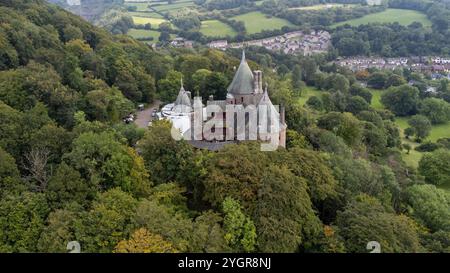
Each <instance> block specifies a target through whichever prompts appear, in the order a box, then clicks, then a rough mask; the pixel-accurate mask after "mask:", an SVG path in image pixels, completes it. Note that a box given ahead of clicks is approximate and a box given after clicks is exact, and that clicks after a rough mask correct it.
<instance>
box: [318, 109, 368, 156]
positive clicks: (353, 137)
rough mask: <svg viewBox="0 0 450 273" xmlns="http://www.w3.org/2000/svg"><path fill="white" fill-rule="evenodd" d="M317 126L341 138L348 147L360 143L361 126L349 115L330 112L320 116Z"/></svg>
mask: <svg viewBox="0 0 450 273" xmlns="http://www.w3.org/2000/svg"><path fill="white" fill-rule="evenodd" d="M317 125H318V126H319V127H320V128H323V129H326V130H329V131H331V132H334V133H335V134H336V135H337V136H340V137H342V138H343V139H344V140H345V142H346V143H347V144H348V145H349V146H353V147H355V146H357V145H358V144H359V143H361V139H362V133H363V131H362V124H361V122H360V121H359V120H358V119H356V118H355V117H354V116H353V115H352V114H350V113H337V112H330V113H328V114H326V115H324V116H321V117H320V118H319V120H318V122H317Z"/></svg>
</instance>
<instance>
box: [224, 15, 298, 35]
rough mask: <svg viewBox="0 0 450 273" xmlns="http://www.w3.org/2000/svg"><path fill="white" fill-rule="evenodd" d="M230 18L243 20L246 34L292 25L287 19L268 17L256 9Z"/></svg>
mask: <svg viewBox="0 0 450 273" xmlns="http://www.w3.org/2000/svg"><path fill="white" fill-rule="evenodd" d="M230 19H234V20H237V21H242V22H244V24H245V27H246V28H247V33H248V34H254V33H259V32H261V31H263V30H274V29H281V28H282V27H284V26H294V25H293V24H292V23H290V22H289V21H287V20H284V19H281V18H277V17H268V16H267V15H265V14H263V13H261V12H258V11H254V12H249V13H245V14H241V15H238V16H235V17H231V18H230Z"/></svg>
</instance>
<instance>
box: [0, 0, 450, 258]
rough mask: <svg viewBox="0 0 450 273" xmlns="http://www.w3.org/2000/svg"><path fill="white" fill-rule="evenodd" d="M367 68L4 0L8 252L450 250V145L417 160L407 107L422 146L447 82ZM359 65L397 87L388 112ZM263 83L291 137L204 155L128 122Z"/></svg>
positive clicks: (166, 127) (4, 246)
mask: <svg viewBox="0 0 450 273" xmlns="http://www.w3.org/2000/svg"><path fill="white" fill-rule="evenodd" d="M212 3H214V5H217V6H213V7H217V8H222V5H223V3H224V2H221V1H213V2H212ZM227 3H228V4H235V2H233V1H230V2H227ZM255 5H256V4H255ZM160 8H162V7H160ZM248 12H249V11H248V10H247V11H246V12H244V13H248ZM258 16H259V15H258ZM266 19H267V18H266ZM194 21H196V20H194ZM177 23H178V24H179V23H180V22H177ZM197 23H198V22H197ZM212 24H214V23H212ZM179 25H180V24H179ZM166 27H167V26H166ZM142 30H143V29H137V30H133V31H134V34H136V35H154V36H155V37H156V35H155V33H154V32H153V31H154V29H152V28H150V29H144V30H145V32H143V31H142ZM167 34H169V35H170V34H173V33H172V32H170V33H167ZM237 67H239V68H237ZM236 68H237V69H236ZM366 72H367V71H366ZM366 72H364V73H360V74H357V73H353V72H352V71H350V70H349V69H345V68H343V67H338V66H336V65H335V64H330V63H329V62H328V60H327V58H322V57H317V56H312V57H309V56H298V55H286V54H282V53H278V52H273V51H268V50H265V49H264V48H261V47H249V48H247V49H246V51H245V52H242V50H239V49H229V50H227V51H219V50H213V49H209V48H189V49H187V48H172V47H167V48H157V49H153V48H152V47H151V46H149V45H146V44H145V43H141V42H138V41H136V40H134V39H133V38H131V37H130V36H127V35H123V34H121V35H112V34H110V33H109V32H107V31H106V30H104V29H101V28H98V27H95V26H93V25H91V24H90V23H88V22H86V21H84V20H83V19H82V18H81V17H78V16H75V15H73V14H70V13H69V12H67V11H65V10H63V9H62V8H60V7H58V6H56V5H52V4H48V3H47V2H46V1H43V0H8V1H2V2H1V4H0V124H1V126H0V253H35V252H39V253H64V252H68V250H70V249H72V248H71V247H70V246H71V245H73V244H74V243H75V245H77V244H78V245H79V246H80V249H79V251H80V252H83V253H252V254H256V253H275V252H276V253H343V252H347V253H367V252H368V249H367V245H368V242H371V241H374V240H376V241H377V242H379V243H380V245H381V246H382V250H383V252H386V253H391V252H395V253H416V252H429V253H436V252H449V249H450V244H449V241H448V238H450V230H449V227H450V207H449V206H450V202H449V200H450V196H449V194H448V192H446V191H445V190H442V189H440V188H439V187H443V186H444V185H445V187H443V188H448V187H447V185H446V183H448V181H449V180H450V179H449V177H450V173H449V170H448V165H446V163H447V162H449V161H450V160H449V157H450V152H449V150H448V147H449V140H448V138H443V139H440V142H439V143H431V146H433V144H435V145H434V146H435V148H436V149H435V150H433V151H430V153H429V154H427V155H426V156H424V160H421V162H419V168H415V167H411V166H408V165H407V164H406V163H405V162H404V161H403V158H402V155H403V154H402V153H403V152H404V149H403V148H404V147H402V146H401V144H402V138H401V135H400V130H399V128H398V126H397V125H396V123H395V118H396V117H400V116H402V117H409V116H411V115H416V114H421V115H423V116H420V115H419V116H418V117H417V116H416V117H415V119H417V121H416V123H415V124H413V125H411V126H413V127H414V132H413V133H412V135H414V137H416V138H417V140H418V141H419V140H421V139H422V138H424V136H425V135H426V134H425V133H426V132H425V133H423V134H421V130H420V129H422V127H425V126H421V124H425V125H430V122H431V121H429V120H428V118H430V120H432V121H433V122H435V123H442V122H443V121H445V119H450V114H449V113H450V107H448V105H449V104H448V100H449V99H450V91H449V90H450V88H449V84H450V83H449V82H447V81H446V80H445V79H442V81H440V82H439V88H436V92H437V93H436V97H434V98H431V97H429V98H426V97H425V96H423V97H420V96H419V93H420V92H419V88H417V87H414V86H409V85H407V84H405V83H407V82H408V81H409V80H410V79H412V77H414V78H415V79H416V80H418V79H421V77H422V75H411V73H410V74H408V73H407V71H395V72H393V71H384V72H379V71H371V72H367V73H366ZM412 74H414V73H412ZM261 75H262V77H263V78H261V77H260V76H261ZM357 76H358V78H362V79H365V80H367V82H368V83H370V84H372V85H376V86H378V87H379V89H387V91H386V93H385V94H384V95H381V97H380V99H378V98H376V99H375V100H374V101H375V102H377V105H376V106H377V107H381V106H385V108H387V109H389V110H386V109H376V107H372V106H371V104H370V103H371V102H372V92H371V91H370V90H367V88H364V87H362V86H360V85H358V84H357ZM407 80H408V81H407ZM423 81H425V79H423ZM427 81H428V80H427ZM427 81H425V82H424V84H425V83H427ZM430 81H431V80H430ZM262 82H265V83H267V84H266V86H265V91H263V88H262ZM230 84H231V88H228V87H229V86H230ZM433 84H435V83H433ZM255 87H257V88H255ZM229 90H231V91H232V92H231V91H229ZM255 90H258V92H256V91H255ZM425 90H426V88H425ZM188 91H189V92H190V93H189V92H188ZM263 92H264V93H263ZM256 93H257V94H258V96H261V97H259V104H258V105H264V106H266V105H273V106H274V107H275V106H279V105H282V106H283V107H284V109H285V115H280V117H279V118H280V120H279V121H280V123H281V124H282V125H283V126H282V128H283V130H284V129H285V130H286V131H285V135H286V139H285V141H286V147H278V149H277V150H275V151H265V150H263V149H262V148H261V147H262V146H261V144H262V143H261V142H260V141H251V140H242V141H235V142H233V143H228V142H225V141H224V139H220V136H218V137H217V139H213V140H212V141H211V142H209V143H207V144H212V145H211V146H215V144H217V142H222V144H223V143H225V144H227V145H225V144H224V145H223V147H222V148H221V149H219V150H213V149H207V148H208V147H206V148H205V149H204V148H201V147H200V148H198V147H196V146H194V145H191V144H192V142H189V141H186V140H184V139H176V138H174V130H173V129H174V127H173V123H171V122H172V121H171V120H170V119H168V118H164V117H162V116H161V119H157V120H156V119H155V120H152V123H151V124H149V126H148V127H147V128H138V127H137V126H136V125H135V124H134V123H133V122H132V121H133V117H134V116H133V114H135V113H136V112H137V111H139V110H137V109H136V108H137V106H138V105H139V108H142V106H143V107H144V109H145V111H142V112H141V113H148V114H149V113H150V112H151V110H152V109H153V107H154V104H152V103H159V102H161V104H162V106H164V107H166V106H168V105H172V107H174V106H173V102H177V105H179V104H181V103H182V104H183V106H187V104H189V103H191V98H190V97H189V96H192V94H195V95H196V96H199V97H201V98H202V99H203V103H204V104H205V105H207V104H208V102H207V101H208V100H211V99H212V100H214V101H213V102H212V103H211V104H213V105H216V106H217V105H219V104H222V103H223V102H224V101H225V103H227V104H228V103H232V104H234V103H236V105H244V97H245V98H252V99H254V100H256V99H258V97H256V96H255V94H256ZM233 94H234V95H233ZM422 95H423V94H422ZM302 96H303V97H302ZM437 96H439V97H437ZM239 97H240V98H241V99H240V101H241V103H242V104H239V99H238V98H239ZM377 99H378V101H377ZM229 100H231V102H228V101H229ZM233 100H234V101H233ZM180 101H181V102H180ZM141 104H142V105H141ZM149 104H150V106H149ZM253 104H254V103H253ZM248 105H250V106H253V105H252V104H248ZM248 105H247V106H248ZM419 106H420V107H419ZM424 106H427V107H424ZM174 108H175V107H174ZM183 108H186V107H183ZM172 109H173V108H172ZM270 109H273V107H270ZM436 110H438V112H436ZM183 111H184V110H183ZM186 111H189V110H186ZM183 113H185V114H186V115H185V116H187V117H189V116H190V115H192V112H183ZM213 113H216V112H215V111H213ZM220 113H221V112H220ZM158 114H161V113H158ZM178 114H179V112H174V117H176V118H179V117H180V116H181V115H178ZM216 117H217V115H212V117H210V119H209V120H208V122H209V121H211V120H213V121H214V120H217V118H216ZM130 120H131V121H130ZM250 122H253V121H249V125H251V124H250ZM272 124H274V123H272ZM275 124H276V123H275ZM219 125H220V124H219ZM219 125H218V126H219ZM227 125H228V124H227ZM141 126H142V125H141ZM221 126H223V125H221ZM273 126H274V127H276V126H275V125H273ZM430 126H431V125H430ZM249 127H250V126H249ZM255 127H256V124H255ZM205 130H207V131H204V133H205V132H206V133H216V132H217V131H220V130H216V127H215V126H214V127H211V128H209V131H208V128H207V129H205ZM233 136H234V132H233ZM283 136H284V135H283ZM280 138H281V137H280V135H278V136H276V137H275V138H274V139H273V140H279V139H280ZM411 139H412V136H411ZM271 140H272V139H271ZM425 148H427V147H425ZM428 149H429V147H428ZM69 242H70V244H69ZM68 247H69V248H68ZM72 250H73V249H72ZM183 255H184V254H183Z"/></svg>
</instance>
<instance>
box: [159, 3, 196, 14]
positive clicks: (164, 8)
mask: <svg viewBox="0 0 450 273" xmlns="http://www.w3.org/2000/svg"><path fill="white" fill-rule="evenodd" d="M193 6H196V5H195V4H194V1H192V0H184V1H176V3H174V4H171V5H167V4H164V5H152V8H153V9H155V10H156V11H158V12H168V11H173V10H178V9H181V8H186V7H193Z"/></svg>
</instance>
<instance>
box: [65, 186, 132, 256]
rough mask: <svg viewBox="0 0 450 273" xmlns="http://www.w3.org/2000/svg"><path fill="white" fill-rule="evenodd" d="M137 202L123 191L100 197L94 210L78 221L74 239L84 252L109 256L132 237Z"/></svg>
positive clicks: (83, 214) (110, 192)
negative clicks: (107, 254)
mask: <svg viewBox="0 0 450 273" xmlns="http://www.w3.org/2000/svg"><path fill="white" fill-rule="evenodd" d="M137 204H138V202H137V200H136V199H134V198H133V197H132V196H131V195H129V194H127V193H125V192H123V191H121V190H120V189H111V190H109V191H107V192H104V193H102V194H99V196H98V199H97V200H96V201H95V202H94V204H93V206H92V209H91V210H89V211H87V212H83V213H82V214H81V216H80V218H79V219H78V220H77V221H76V222H75V226H74V230H75V238H76V239H77V241H79V242H80V244H81V245H82V246H83V249H84V252H94V253H110V252H112V250H113V249H114V247H115V246H116V245H117V244H118V243H119V241H120V240H122V239H123V238H126V237H128V236H129V235H130V233H131V229H132V227H133V219H134V215H135V212H136V207H137Z"/></svg>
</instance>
